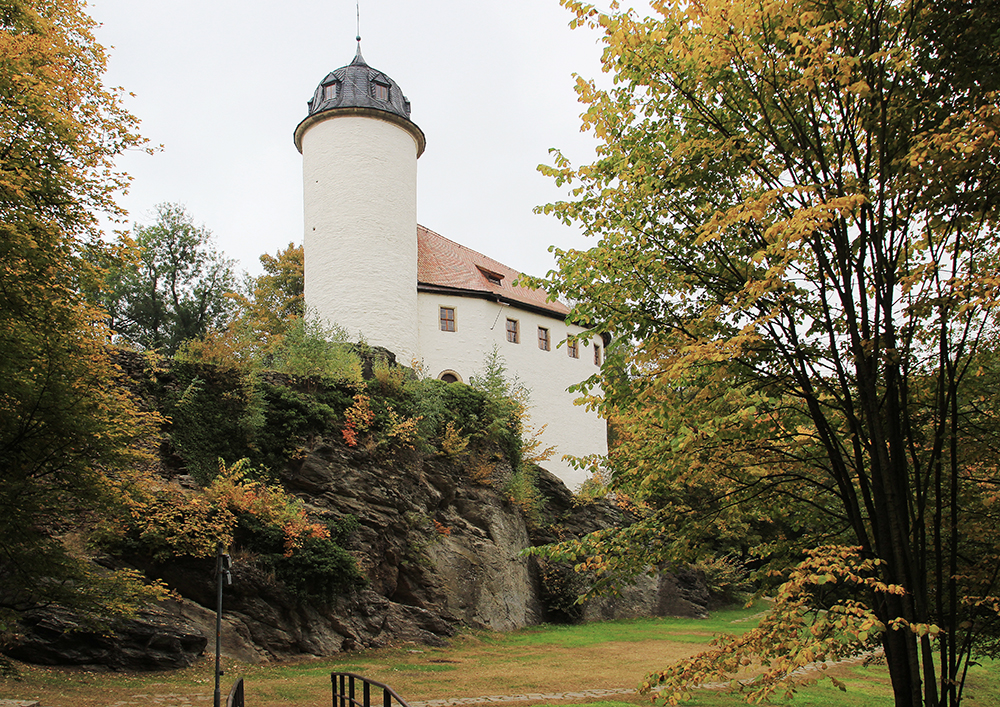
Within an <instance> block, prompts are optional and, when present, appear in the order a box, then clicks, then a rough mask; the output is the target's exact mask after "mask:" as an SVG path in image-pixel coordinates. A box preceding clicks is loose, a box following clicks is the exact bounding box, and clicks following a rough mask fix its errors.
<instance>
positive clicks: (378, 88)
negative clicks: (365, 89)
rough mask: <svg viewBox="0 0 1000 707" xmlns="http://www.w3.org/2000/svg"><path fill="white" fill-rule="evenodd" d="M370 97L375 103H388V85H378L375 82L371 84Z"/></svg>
mask: <svg viewBox="0 0 1000 707" xmlns="http://www.w3.org/2000/svg"><path fill="white" fill-rule="evenodd" d="M372 95H373V96H374V97H375V100H377V101H388V100H389V84H387V83H379V82H378V81H375V82H373V83H372Z"/></svg>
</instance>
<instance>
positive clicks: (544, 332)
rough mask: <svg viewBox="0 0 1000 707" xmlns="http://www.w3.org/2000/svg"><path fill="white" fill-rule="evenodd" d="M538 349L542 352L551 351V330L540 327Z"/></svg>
mask: <svg viewBox="0 0 1000 707" xmlns="http://www.w3.org/2000/svg"><path fill="white" fill-rule="evenodd" d="M538 348H540V349H541V350H542V351H548V350H549V330H548V329H546V328H545V327H538Z"/></svg>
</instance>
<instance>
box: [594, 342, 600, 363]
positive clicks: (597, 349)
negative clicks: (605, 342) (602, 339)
mask: <svg viewBox="0 0 1000 707" xmlns="http://www.w3.org/2000/svg"><path fill="white" fill-rule="evenodd" d="M594 365H595V366H600V365H601V347H600V346H598V345H597V344H594Z"/></svg>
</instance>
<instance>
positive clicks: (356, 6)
mask: <svg viewBox="0 0 1000 707" xmlns="http://www.w3.org/2000/svg"><path fill="white" fill-rule="evenodd" d="M354 9H355V11H356V12H357V15H358V43H359V44H360V43H361V3H360V2H356V3H354Z"/></svg>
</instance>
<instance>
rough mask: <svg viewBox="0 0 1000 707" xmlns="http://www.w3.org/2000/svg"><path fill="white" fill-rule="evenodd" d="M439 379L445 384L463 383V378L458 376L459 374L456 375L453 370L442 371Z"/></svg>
mask: <svg viewBox="0 0 1000 707" xmlns="http://www.w3.org/2000/svg"><path fill="white" fill-rule="evenodd" d="M438 378H439V379H440V380H443V381H444V382H445V383H461V382H462V376H460V375H458V374H457V373H455V371H451V370H448V371H442V372H441V375H439V376H438Z"/></svg>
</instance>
